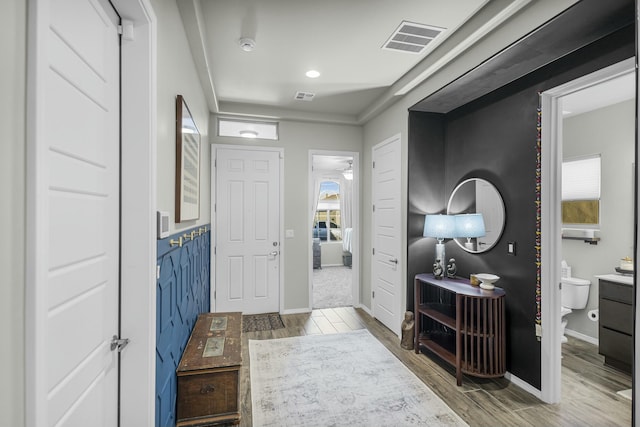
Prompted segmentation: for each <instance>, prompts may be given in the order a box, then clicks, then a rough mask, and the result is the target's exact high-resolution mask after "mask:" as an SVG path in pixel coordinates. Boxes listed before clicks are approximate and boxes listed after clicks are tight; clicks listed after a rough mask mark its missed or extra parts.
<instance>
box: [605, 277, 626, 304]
mask: <svg viewBox="0 0 640 427" xmlns="http://www.w3.org/2000/svg"><path fill="white" fill-rule="evenodd" d="M599 283H600V288H599V294H600V298H606V299H610V300H614V301H620V302H625V303H627V304H631V303H632V301H633V286H629V285H624V284H621V283H614V282H609V281H607V280H602V279H600V280H599Z"/></svg>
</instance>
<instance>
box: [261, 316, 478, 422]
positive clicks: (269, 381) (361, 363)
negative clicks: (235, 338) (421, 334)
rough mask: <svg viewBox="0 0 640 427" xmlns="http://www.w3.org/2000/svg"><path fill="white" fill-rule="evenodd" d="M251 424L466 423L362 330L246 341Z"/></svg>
mask: <svg viewBox="0 0 640 427" xmlns="http://www.w3.org/2000/svg"><path fill="white" fill-rule="evenodd" d="M249 359H250V373H251V404H252V415H253V424H252V425H254V426H256V427H258V426H259V427H268V426H278V427H281V426H292V427H293V426H296V427H312V426H313V427H326V426H335V427H339V426H349V427H353V426H368V427H370V426H380V427H382V426H466V425H467V424H466V423H465V422H464V421H463V420H462V419H461V418H460V417H459V416H458V415H457V414H456V413H455V412H453V411H452V410H451V408H449V407H448V406H447V405H446V404H445V403H444V402H443V401H442V400H441V399H440V398H439V397H438V396H436V395H435V394H434V393H433V392H432V391H431V390H430V389H429V388H428V387H427V386H426V385H425V384H424V383H423V382H422V381H420V379H418V377H416V376H415V375H414V374H413V373H412V372H411V371H410V370H409V369H408V368H407V367H405V366H404V365H403V364H402V362H400V361H399V360H398V359H397V358H396V357H395V356H394V355H393V354H392V353H391V352H390V351H389V350H387V349H386V348H385V347H384V346H383V345H382V344H381V343H380V342H379V341H378V340H376V339H375V338H374V337H373V336H372V335H371V334H370V333H369V332H368V331H367V330H365V329H363V330H358V331H353V332H345V333H341V334H330V335H310V336H302V337H293V338H282V339H272V340H249Z"/></svg>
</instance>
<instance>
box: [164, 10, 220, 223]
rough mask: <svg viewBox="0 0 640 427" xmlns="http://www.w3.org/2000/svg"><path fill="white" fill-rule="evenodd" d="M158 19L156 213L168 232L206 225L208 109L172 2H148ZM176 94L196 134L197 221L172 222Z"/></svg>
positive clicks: (177, 13) (173, 219)
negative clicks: (162, 215) (165, 219)
mask: <svg viewBox="0 0 640 427" xmlns="http://www.w3.org/2000/svg"><path fill="white" fill-rule="evenodd" d="M152 5H153V9H154V11H155V13H156V17H157V19H158V147H157V149H158V164H157V168H158V181H157V183H158V187H157V193H158V194H157V200H158V210H162V211H167V212H169V213H170V217H171V222H170V223H171V227H170V232H171V233H174V232H177V231H179V230H181V229H185V228H191V227H194V226H196V225H201V224H208V223H209V222H210V215H211V214H210V212H211V211H210V206H211V203H210V194H211V191H210V186H209V184H210V176H211V172H210V162H209V159H210V157H211V151H210V147H209V107H208V106H207V101H206V99H205V97H204V94H203V90H202V86H201V85H200V80H199V78H198V74H197V72H196V68H195V64H194V62H193V58H192V56H191V50H190V49H189V44H188V43H187V36H186V34H185V31H184V26H183V24H182V19H181V18H180V13H179V11H178V7H177V4H176V0H152ZM176 95H182V96H183V97H184V99H185V101H186V103H187V106H188V107H189V111H191V115H192V116H193V119H194V121H195V122H196V126H197V127H198V130H199V131H200V135H201V140H200V218H199V219H198V220H195V221H185V222H181V223H178V224H176V223H175V179H176V137H175V132H176V128H175V120H176V107H175V105H176V101H175V99H176Z"/></svg>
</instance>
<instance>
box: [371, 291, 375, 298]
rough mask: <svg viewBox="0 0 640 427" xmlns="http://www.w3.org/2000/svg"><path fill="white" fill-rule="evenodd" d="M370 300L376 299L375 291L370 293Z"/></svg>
mask: <svg viewBox="0 0 640 427" xmlns="http://www.w3.org/2000/svg"><path fill="white" fill-rule="evenodd" d="M371 298H373V299H375V298H376V291H371Z"/></svg>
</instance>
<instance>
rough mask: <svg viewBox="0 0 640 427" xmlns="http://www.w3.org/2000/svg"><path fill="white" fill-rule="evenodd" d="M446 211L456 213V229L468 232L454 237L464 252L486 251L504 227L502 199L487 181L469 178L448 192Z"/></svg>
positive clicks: (496, 241) (498, 237)
mask: <svg viewBox="0 0 640 427" xmlns="http://www.w3.org/2000/svg"><path fill="white" fill-rule="evenodd" d="M447 214H449V215H457V216H456V221H457V224H458V230H466V231H463V233H467V234H469V235H468V236H463V237H458V238H456V239H454V240H455V241H456V243H457V244H458V246H460V247H461V248H462V249H464V250H465V251H467V252H471V253H480V252H486V251H488V250H489V249H491V248H492V247H494V246H495V244H496V243H498V240H500V236H501V235H502V230H503V229H504V220H505V212H504V202H503V201H502V196H500V193H499V192H498V190H497V189H496V187H494V186H493V184H491V183H490V182H489V181H486V180H484V179H480V178H471V179H467V180H465V181H462V182H461V183H460V184H458V186H457V187H456V188H455V189H454V190H453V192H452V193H451V197H449V204H448V205H447Z"/></svg>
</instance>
